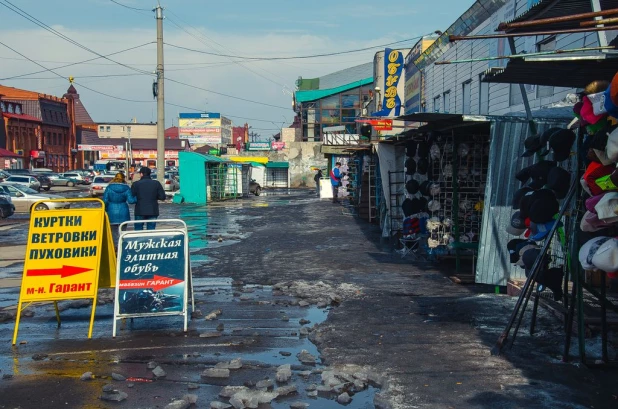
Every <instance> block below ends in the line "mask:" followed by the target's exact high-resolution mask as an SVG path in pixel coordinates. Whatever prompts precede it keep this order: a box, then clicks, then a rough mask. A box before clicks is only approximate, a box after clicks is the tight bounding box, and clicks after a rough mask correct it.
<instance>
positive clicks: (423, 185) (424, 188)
mask: <svg viewBox="0 0 618 409" xmlns="http://www.w3.org/2000/svg"><path fill="white" fill-rule="evenodd" d="M430 183H431V181H429V180H425V181H424V182H421V185H420V187H419V189H418V191H419V192H421V195H423V196H429V184H430Z"/></svg>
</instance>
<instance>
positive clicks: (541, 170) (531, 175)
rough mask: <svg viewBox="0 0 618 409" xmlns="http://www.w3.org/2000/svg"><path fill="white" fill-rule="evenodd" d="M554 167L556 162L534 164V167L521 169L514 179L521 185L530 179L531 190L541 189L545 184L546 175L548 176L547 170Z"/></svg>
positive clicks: (546, 161)
mask: <svg viewBox="0 0 618 409" xmlns="http://www.w3.org/2000/svg"><path fill="white" fill-rule="evenodd" d="M555 166H556V162H554V161H551V160H543V161H540V162H537V163H535V164H534V165H531V166H528V167H527V168H523V169H522V170H520V171H519V172H517V174H516V175H515V178H517V180H519V181H520V182H522V183H526V182H527V181H528V179H532V180H531V181H530V184H529V185H528V186H530V187H531V188H533V189H540V188H542V187H543V186H544V185H545V183H547V175H548V174H549V170H550V169H551V168H553V167H555Z"/></svg>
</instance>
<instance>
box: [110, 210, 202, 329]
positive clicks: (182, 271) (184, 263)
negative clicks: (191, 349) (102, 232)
mask: <svg viewBox="0 0 618 409" xmlns="http://www.w3.org/2000/svg"><path fill="white" fill-rule="evenodd" d="M163 222H179V223H182V224H183V225H184V222H182V221H174V220H168V221H165V220H159V221H157V223H163ZM135 223H136V222H134V221H132V222H126V223H123V224H122V225H121V227H120V231H121V234H120V239H119V243H118V263H117V266H118V271H117V274H116V280H117V281H116V299H115V305H114V325H113V336H116V322H117V320H119V319H122V318H137V317H152V316H161V315H184V318H185V324H184V330H185V331H186V330H187V300H188V297H189V293H188V292H189V287H190V286H191V278H190V275H189V274H190V273H189V261H188V257H189V251H188V249H189V248H188V240H187V231H186V225H184V226H185V227H184V228H183V229H160V230H146V231H126V230H125V231H123V230H122V229H123V227H124V226H125V225H126V224H133V225H134V224H135Z"/></svg>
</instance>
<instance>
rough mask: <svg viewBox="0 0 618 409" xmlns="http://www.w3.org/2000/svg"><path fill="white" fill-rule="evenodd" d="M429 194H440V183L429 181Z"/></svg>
mask: <svg viewBox="0 0 618 409" xmlns="http://www.w3.org/2000/svg"><path fill="white" fill-rule="evenodd" d="M428 190H429V196H438V195H439V194H440V184H439V183H437V182H431V183H429V186H428Z"/></svg>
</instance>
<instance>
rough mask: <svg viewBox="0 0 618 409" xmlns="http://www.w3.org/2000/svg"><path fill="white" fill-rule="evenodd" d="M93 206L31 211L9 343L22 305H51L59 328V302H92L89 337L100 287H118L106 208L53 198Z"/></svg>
mask: <svg viewBox="0 0 618 409" xmlns="http://www.w3.org/2000/svg"><path fill="white" fill-rule="evenodd" d="M46 202H63V203H67V204H68V205H78V204H79V205H83V204H84V202H90V203H92V202H95V203H96V204H97V205H98V206H97V207H94V208H93V207H80V208H72V209H71V208H64V209H58V210H35V209H34V208H35V207H36V206H33V210H32V213H31V216H30V228H29V231H28V245H27V246H26V257H25V261H24V272H23V276H22V283H21V291H20V294H19V302H18V304H17V316H16V319H15V330H14V331H13V345H15V343H16V342H17V333H18V330H19V321H20V318H21V312H22V304H24V303H26V304H27V305H29V304H30V303H33V302H48V301H53V302H54V306H55V309H56V319H57V320H58V326H60V314H59V311H58V304H57V302H58V301H62V300H72V299H80V298H82V299H83V298H86V299H92V313H91V316H90V327H89V329H88V338H90V337H92V327H93V324H94V315H95V311H96V305H97V293H98V289H99V287H114V285H115V283H116V252H115V250H114V244H113V241H112V235H111V228H110V225H109V220H108V219H107V215H106V213H105V205H104V204H103V202H102V201H101V200H99V199H56V200H46Z"/></svg>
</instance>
